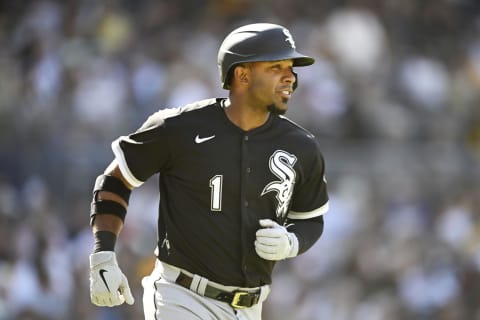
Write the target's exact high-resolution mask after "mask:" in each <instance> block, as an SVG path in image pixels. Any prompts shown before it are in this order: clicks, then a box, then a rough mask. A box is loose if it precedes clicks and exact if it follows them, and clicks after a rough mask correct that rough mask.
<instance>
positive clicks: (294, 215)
mask: <svg viewBox="0 0 480 320" xmlns="http://www.w3.org/2000/svg"><path fill="white" fill-rule="evenodd" d="M328 209H329V204H328V201H327V202H326V203H325V204H324V205H323V206H321V207H320V208H317V209H315V210H312V211H308V212H296V211H290V212H288V218H290V219H301V220H303V219H310V218H315V217H319V216H322V215H324V214H325V213H327V211H328Z"/></svg>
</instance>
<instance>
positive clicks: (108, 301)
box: [90, 251, 134, 307]
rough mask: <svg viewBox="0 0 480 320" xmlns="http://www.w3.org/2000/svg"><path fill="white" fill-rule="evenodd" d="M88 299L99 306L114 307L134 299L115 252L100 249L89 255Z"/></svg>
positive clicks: (130, 302)
mask: <svg viewBox="0 0 480 320" xmlns="http://www.w3.org/2000/svg"><path fill="white" fill-rule="evenodd" d="M90 299H91V300H92V303H93V304H95V305H97V306H101V307H114V306H118V305H121V304H122V303H124V302H126V303H128V304H133V302H134V299H133V295H132V292H131V291H130V287H129V286H128V280H127V277H126V276H125V275H124V274H123V273H122V271H121V270H120V267H119V266H118V263H117V258H116V255H115V252H113V251H100V252H97V253H92V254H91V255H90Z"/></svg>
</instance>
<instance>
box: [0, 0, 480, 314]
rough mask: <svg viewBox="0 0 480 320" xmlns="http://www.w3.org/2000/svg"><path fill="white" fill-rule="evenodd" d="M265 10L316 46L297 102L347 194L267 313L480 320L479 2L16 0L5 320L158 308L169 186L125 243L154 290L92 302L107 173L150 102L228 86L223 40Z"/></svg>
mask: <svg viewBox="0 0 480 320" xmlns="http://www.w3.org/2000/svg"><path fill="white" fill-rule="evenodd" d="M258 21H268V22H273V23H280V24H283V25H285V26H287V27H288V28H289V29H290V30H291V31H292V33H293V35H294V37H295V39H296V42H297V46H298V48H299V50H300V51H301V52H305V53H307V54H310V55H313V56H314V57H315V58H316V59H317V62H316V64H315V65H314V66H313V67H311V68H299V69H298V70H297V71H298V73H299V79H300V82H299V83H300V86H299V89H298V90H297V92H296V94H295V95H294V97H293V99H292V101H291V104H290V106H291V108H290V110H289V113H288V115H289V116H290V117H291V118H292V119H293V120H295V121H297V122H299V123H300V124H302V125H303V126H305V127H307V128H308V129H310V130H311V131H313V132H314V133H315V134H316V135H317V137H318V139H319V141H320V143H321V145H322V146H323V150H324V154H325V157H326V161H327V172H328V176H327V178H328V181H329V187H330V196H331V210H330V212H329V213H328V214H327V215H326V216H325V220H326V228H325V232H324V235H323V237H322V238H321V240H320V241H319V242H318V244H317V245H316V246H315V247H314V248H313V249H312V250H311V251H309V252H308V253H307V254H305V255H303V256H301V257H298V258H297V259H295V260H292V261H287V262H283V263H281V264H279V265H278V267H277V269H276V272H275V281H274V285H273V292H272V294H271V296H270V299H269V300H268V302H267V303H266V305H265V312H264V313H265V319H266V320H324V319H334V320H364V319H369V320H404V319H405V320H406V319H408V320H412V319H421V320H423V319H425V320H426V319H432V320H433V319H435V320H454V319H461V320H479V319H480V311H479V307H478V302H479V301H480V215H479V211H480V185H479V181H480V180H479V179H480V166H479V161H480V108H479V106H480V3H479V2H478V1H476V0H470V1H469V0H401V1H397V0H336V1H334V0H318V1H317V0H315V1H313V0H311V1H309V0H296V1H287V0H276V1H273V0H264V1H254V0H224V1H221V0H181V1H167V0H165V1H153V0H142V1H128V0H123V1H121V0H118V1H111V0H107V1H94V0H65V1H54V0H39V1H33V0H31V1H25V0H18V1H14V0H3V1H1V2H0V45H1V46H0V47H1V49H0V319H1V320H6V319H25V320H26V319H32V320H40V319H50V320H56V319H72V320H74V319H82V320H83V319H96V320H110V319H119V320H123V319H125V320H126V319H142V318H143V313H142V304H141V294H142V291H141V287H140V279H141V277H142V276H143V275H144V274H146V273H148V271H149V268H150V266H151V262H152V260H151V256H152V252H153V249H154V243H155V238H156V234H155V231H156V230H155V227H154V226H155V218H156V201H157V195H156V189H155V187H156V181H155V179H151V180H150V182H148V183H147V184H145V185H144V186H142V188H140V189H137V190H136V191H135V192H134V193H133V195H132V205H131V208H130V210H129V214H128V216H127V224H126V227H125V229H124V232H123V234H122V236H121V240H119V243H118V245H117V249H118V250H117V251H118V252H119V260H120V263H121V265H122V268H123V270H124V272H125V273H126V274H127V275H128V278H129V280H130V285H131V287H132V289H133V292H134V295H135V298H136V304H135V305H134V306H132V307H125V306H122V307H119V308H114V309H109V308H97V307H94V306H93V305H91V304H90V301H89V293H88V254H89V253H90V250H91V248H92V239H91V235H90V230H89V226H88V222H89V217H88V213H89V204H90V200H91V189H92V184H93V182H94V179H95V177H96V176H97V175H98V174H99V172H101V170H103V169H104V167H105V166H106V165H107V164H108V163H109V162H110V160H111V159H112V153H111V151H110V142H111V141H112V140H114V139H115V138H116V137H118V136H119V135H122V134H126V133H128V132H130V131H133V130H135V129H136V128H137V127H138V126H139V125H140V124H141V122H142V120H143V119H144V118H145V117H146V116H147V115H148V114H150V113H151V112H153V111H155V110H157V109H158V108H161V107H167V106H168V107H174V106H178V105H181V104H184V103H186V102H191V101H193V100H196V99H200V98H206V97H212V96H225V95H226V93H227V92H226V91H223V90H221V89H219V87H220V85H219V79H218V71H217V67H216V53H217V49H218V47H219V45H220V41H221V40H222V39H223V37H224V36H225V35H226V34H227V33H228V32H229V31H231V30H232V29H233V28H235V27H237V26H239V25H241V24H244V23H251V22H258ZM219 267H221V266H219Z"/></svg>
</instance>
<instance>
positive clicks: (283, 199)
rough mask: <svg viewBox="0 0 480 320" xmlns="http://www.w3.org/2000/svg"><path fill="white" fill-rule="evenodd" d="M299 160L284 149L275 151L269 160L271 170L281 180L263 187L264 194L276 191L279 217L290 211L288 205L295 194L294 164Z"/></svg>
mask: <svg viewBox="0 0 480 320" xmlns="http://www.w3.org/2000/svg"><path fill="white" fill-rule="evenodd" d="M295 162H297V157H296V156H295V155H293V154H291V153H288V152H286V151H283V150H277V151H275V152H274V153H273V154H272V155H271V156H270V160H269V162H268V165H269V167H270V171H271V172H272V173H273V174H274V175H275V176H277V177H278V178H279V179H280V180H279V181H272V182H270V183H269V184H267V185H266V186H265V188H263V191H262V194H261V195H262V196H263V195H264V194H266V193H268V192H271V191H273V192H276V193H277V195H276V199H277V200H278V206H277V210H276V214H277V217H278V218H282V219H283V218H284V217H285V216H286V215H287V212H288V206H289V204H290V200H291V198H292V194H293V187H294V185H295V179H296V176H297V174H296V172H295V170H294V169H293V166H294V165H295Z"/></svg>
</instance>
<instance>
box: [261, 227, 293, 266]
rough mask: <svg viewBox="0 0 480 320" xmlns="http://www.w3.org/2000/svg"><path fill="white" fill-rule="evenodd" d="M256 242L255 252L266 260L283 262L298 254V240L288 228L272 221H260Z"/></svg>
mask: <svg viewBox="0 0 480 320" xmlns="http://www.w3.org/2000/svg"><path fill="white" fill-rule="evenodd" d="M259 222H260V226H262V228H261V229H258V231H257V233H256V236H257V239H256V240H255V251H257V254H258V255H259V256H260V257H262V258H263V259H266V260H283V259H286V258H291V257H295V256H296V255H297V254H298V239H297V236H295V234H294V233H292V232H288V230H287V228H285V227H283V226H281V225H279V224H278V223H276V222H275V221H272V220H270V219H262V220H260V221H259Z"/></svg>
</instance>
